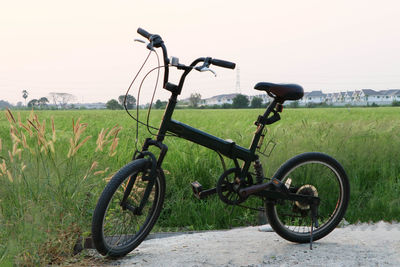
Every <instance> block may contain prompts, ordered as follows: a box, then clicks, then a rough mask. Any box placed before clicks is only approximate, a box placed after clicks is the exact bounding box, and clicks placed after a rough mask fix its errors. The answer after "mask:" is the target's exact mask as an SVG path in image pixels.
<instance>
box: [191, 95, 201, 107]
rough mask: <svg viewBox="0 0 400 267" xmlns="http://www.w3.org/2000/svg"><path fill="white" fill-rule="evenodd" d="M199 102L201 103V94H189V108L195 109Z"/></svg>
mask: <svg viewBox="0 0 400 267" xmlns="http://www.w3.org/2000/svg"><path fill="white" fill-rule="evenodd" d="M200 101H201V94H199V93H194V94H190V97H189V106H191V107H194V108H197V106H198V105H199V103H200Z"/></svg>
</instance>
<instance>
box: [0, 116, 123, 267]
mask: <svg viewBox="0 0 400 267" xmlns="http://www.w3.org/2000/svg"><path fill="white" fill-rule="evenodd" d="M5 115H6V117H7V120H8V123H9V136H10V139H9V140H11V142H7V143H5V142H3V139H2V143H3V144H2V147H1V151H0V153H1V154H0V155H1V160H0V196H1V200H0V201H1V203H0V225H1V226H2V227H1V230H0V235H1V236H0V237H1V240H2V242H1V243H2V245H3V246H4V247H3V248H2V250H3V251H2V253H3V261H4V262H6V261H13V262H14V263H15V264H17V265H32V266H35V265H44V264H49V263H60V262H62V261H63V260H64V259H65V258H66V257H70V256H71V253H72V249H73V247H74V244H75V243H76V241H77V239H78V237H80V236H88V235H89V234H90V232H89V229H90V219H91V213H92V209H93V205H94V203H95V199H96V196H97V195H98V193H99V190H97V189H99V188H100V187H102V186H104V184H105V181H104V179H103V178H104V177H107V176H110V175H111V171H112V170H111V169H110V168H109V167H106V166H107V165H106V164H104V162H105V160H104V158H108V157H113V156H115V154H116V148H117V145H118V140H119V138H118V132H119V131H120V130H121V128H120V127H114V128H112V129H111V130H108V129H102V130H101V132H100V134H99V135H98V138H97V148H96V150H92V151H91V152H92V154H90V155H88V154H87V153H80V152H82V151H83V149H84V148H85V146H86V145H87V144H88V141H89V140H90V139H92V136H91V135H87V134H86V128H87V126H88V125H87V124H86V123H82V122H81V121H80V119H77V120H76V121H74V120H72V121H71V122H72V129H71V131H63V132H59V131H58V130H57V128H56V124H57V121H55V120H54V119H53V118H51V119H50V120H47V122H46V120H42V121H41V120H39V117H38V116H37V115H36V114H34V113H31V114H30V115H29V117H28V118H27V119H26V120H22V119H21V116H20V114H18V117H15V115H14V114H12V113H11V111H9V110H8V111H6V113H5ZM3 137H5V136H4V135H2V138H3ZM0 253H1V252H0ZM0 258H1V257H0ZM0 262H1V261H0Z"/></svg>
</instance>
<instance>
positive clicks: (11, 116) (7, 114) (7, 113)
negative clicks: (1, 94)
mask: <svg viewBox="0 0 400 267" xmlns="http://www.w3.org/2000/svg"><path fill="white" fill-rule="evenodd" d="M5 113H6V117H7V120H8V121H9V122H10V124H12V123H16V121H15V119H14V116H13V114H12V113H11V110H9V109H8V108H7V109H6V111H5Z"/></svg>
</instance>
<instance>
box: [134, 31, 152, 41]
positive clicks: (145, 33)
mask: <svg viewBox="0 0 400 267" xmlns="http://www.w3.org/2000/svg"><path fill="white" fill-rule="evenodd" d="M137 33H138V34H140V35H141V36H143V37H144V38H146V39H148V40H149V41H150V37H151V36H152V34H150V33H148V32H147V31H146V30H144V29H142V28H138V29H137Z"/></svg>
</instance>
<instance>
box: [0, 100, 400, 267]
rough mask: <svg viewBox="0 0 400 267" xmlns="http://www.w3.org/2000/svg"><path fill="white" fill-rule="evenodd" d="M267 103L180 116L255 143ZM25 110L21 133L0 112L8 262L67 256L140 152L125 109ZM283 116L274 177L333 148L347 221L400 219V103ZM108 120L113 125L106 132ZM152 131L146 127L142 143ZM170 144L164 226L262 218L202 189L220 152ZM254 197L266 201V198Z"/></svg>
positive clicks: (268, 163) (1, 217)
mask: <svg viewBox="0 0 400 267" xmlns="http://www.w3.org/2000/svg"><path fill="white" fill-rule="evenodd" d="M262 112H263V110H251V109H246V110H177V111H176V112H175V114H174V118H175V119H177V120H179V121H182V122H184V123H187V124H189V125H191V126H194V127H196V128H199V129H201V130H204V131H206V132H209V133H211V134H213V135H216V136H218V137H221V138H224V139H232V140H234V141H235V142H236V143H238V144H239V145H242V146H244V147H248V145H249V144H250V142H251V139H252V135H253V132H254V131H255V126H254V124H253V122H254V121H255V120H256V118H257V116H258V115H259V114H262ZM142 113H143V115H144V114H145V112H142ZM17 114H18V112H13V115H14V119H15V121H16V122H15V123H14V122H13V119H12V118H10V120H11V125H14V126H13V127H14V130H12V132H13V133H14V137H11V136H10V122H9V121H8V120H7V118H6V116H4V114H2V115H1V117H0V138H1V143H0V149H1V151H0V167H1V168H0V240H1V242H0V263H2V262H3V263H4V262H8V261H14V262H16V263H17V264H18V263H19V264H20V263H22V262H23V263H24V264H27V265H29V264H30V265H37V264H46V263H49V262H52V263H57V262H60V261H63V260H65V258H66V257H67V258H68V257H69V256H68V255H70V252H71V250H72V247H73V244H74V243H75V241H76V240H77V238H78V237H79V236H88V235H90V223H91V213H92V211H93V208H94V205H95V203H96V201H97V198H98V196H99V194H100V192H101V191H102V189H103V188H104V185H105V183H106V181H105V179H104V178H107V177H110V176H111V175H112V174H113V173H114V172H115V171H117V170H118V169H119V168H120V167H122V166H123V165H125V164H126V163H127V162H129V160H130V159H131V157H132V154H133V152H134V151H135V129H136V124H135V123H134V121H133V120H132V119H130V118H129V117H128V116H127V115H126V114H125V112H124V111H108V110H101V111H37V112H35V114H36V115H37V118H35V116H33V115H30V112H21V113H20V116H19V117H20V119H18V115H17ZM29 116H30V121H31V123H32V124H29V123H28V122H27V118H29ZM161 116H162V111H159V110H154V111H152V117H151V120H150V121H151V124H152V125H154V126H158V124H159V121H160V118H161ZM281 117H282V120H281V121H279V122H277V123H275V124H273V125H271V126H270V127H269V132H268V136H267V138H266V140H267V141H268V140H269V139H272V140H274V141H275V142H276V143H277V146H276V148H275V150H274V151H273V153H272V155H271V157H269V158H265V157H261V159H262V162H263V166H264V171H265V175H266V176H272V175H273V173H274V171H275V170H276V169H277V168H278V167H279V166H280V165H281V164H282V163H283V162H285V161H286V160H288V159H289V158H291V157H293V156H295V155H296V154H299V153H302V152H307V151H319V152H324V153H327V154H329V155H331V156H333V157H335V158H336V159H337V160H338V161H339V162H340V163H341V164H342V165H343V166H344V168H345V170H346V172H347V174H348V176H349V179H350V185H351V200H350V205H349V208H348V211H347V214H346V216H345V218H346V220H347V221H349V222H352V223H354V222H357V221H363V222H365V221H378V220H386V221H392V220H397V221H399V220H400V149H399V148H400V135H399V133H400V108H390V107H388V108H383V107H380V108H349V109H347V108H337V109H287V110H284V112H283V113H282V114H281ZM52 118H53V120H54V129H52ZM78 118H80V121H78ZM143 118H144V116H143ZM19 120H20V121H21V122H22V123H24V125H25V127H26V128H29V129H30V131H32V133H31V135H30V134H29V130H27V129H24V128H23V127H21V126H19V122H18V121H19ZM43 121H44V123H43ZM116 125H118V126H119V127H122V128H121V129H119V128H113V127H114V126H116ZM73 127H74V129H73ZM102 129H104V130H105V129H108V131H107V132H106V133H105V134H104V135H100V138H99V133H100V132H101V131H102ZM110 131H111V134H109V135H107V134H108V133H109V132H110ZM22 133H23V134H24V136H25V138H26V146H25V145H24V141H23V137H22V135H21V134H22ZM103 133H104V131H103ZM89 136H91V138H89ZM147 136H148V134H147V131H146V130H145V128H144V127H141V128H140V136H139V139H140V141H139V147H140V146H141V142H142V141H143V140H144V138H145V137H147ZM101 137H103V138H101ZM16 138H17V139H18V140H19V141H18V140H17V139H16ZM165 143H166V144H167V145H168V147H169V151H168V154H167V156H166V159H165V160H164V165H163V168H164V170H165V172H166V179H167V193H166V201H165V205H164V209H163V211H162V214H161V216H160V219H159V221H158V223H157V225H156V227H155V230H156V231H160V230H163V231H165V230H200V229H221V228H228V227H232V226H239V225H250V224H255V223H257V212H255V211H251V210H247V209H241V208H235V209H233V210H232V208H231V207H229V206H226V205H224V204H223V203H222V202H221V201H219V199H218V198H217V196H212V197H210V198H209V199H207V200H203V201H199V200H197V199H195V198H194V197H193V196H192V193H191V188H190V183H191V182H192V181H195V180H197V181H199V182H200V183H201V184H202V185H203V186H204V187H206V188H207V187H214V186H215V183H216V180H217V179H218V177H219V176H220V175H221V173H222V172H223V169H222V166H221V164H220V161H219V158H218V155H217V154H216V153H215V152H212V151H209V150H207V149H205V148H202V147H200V146H198V145H195V144H191V143H189V142H187V141H185V140H181V139H178V138H176V137H170V138H166V140H165ZM15 144H17V145H15ZM19 149H20V150H19ZM53 149H54V150H53ZM96 150H97V151H96ZM229 166H232V163H231V162H229ZM249 204H250V205H252V206H253V207H257V206H261V205H262V203H260V202H259V201H258V200H257V199H254V200H251V201H249ZM39 244H40V245H39ZM0 265H1V264H0Z"/></svg>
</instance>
